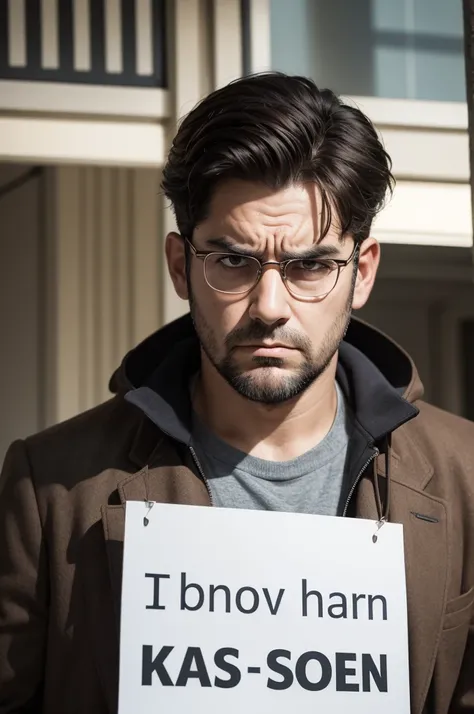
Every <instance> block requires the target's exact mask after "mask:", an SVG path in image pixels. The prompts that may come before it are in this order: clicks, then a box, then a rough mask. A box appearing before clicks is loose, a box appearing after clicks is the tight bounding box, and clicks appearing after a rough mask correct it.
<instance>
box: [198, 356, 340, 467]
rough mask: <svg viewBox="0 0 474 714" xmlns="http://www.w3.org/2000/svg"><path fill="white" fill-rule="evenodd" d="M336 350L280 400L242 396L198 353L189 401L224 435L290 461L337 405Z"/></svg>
mask: <svg viewBox="0 0 474 714" xmlns="http://www.w3.org/2000/svg"><path fill="white" fill-rule="evenodd" d="M336 367H337V354H336V355H335V356H334V358H333V360H332V361H331V363H330V365H329V367H328V368H327V369H326V371H325V372H324V373H323V374H322V375H321V376H320V377H319V378H318V379H317V380H315V381H314V382H313V384H312V385H311V386H310V387H308V389H306V390H305V391H304V392H303V393H302V394H301V395H299V396H298V397H296V398H295V399H293V400H290V401H288V402H284V403H283V404H276V405H275V404H271V405H268V404H261V403H259V402H252V401H250V400H249V399H246V398H245V397H242V396H241V395H240V394H239V393H238V392H236V391H235V389H233V388H232V387H231V386H230V385H229V384H228V383H227V382H226V380H225V379H224V378H223V377H222V376H221V375H220V374H219V372H218V371H217V370H216V369H215V367H214V366H213V365H212V364H211V363H210V362H209V360H208V359H207V357H206V355H205V354H203V355H202V362H201V372H200V375H199V377H198V380H197V382H196V385H195V390H194V395H193V406H194V409H195V410H196V412H197V413H198V415H199V416H200V418H201V419H202V420H203V421H204V422H205V423H206V424H207V426H208V427H209V428H210V429H211V430H212V431H213V432H214V433H215V434H216V435H217V436H218V437H220V438H221V439H222V440H223V441H225V442H227V443H228V444H230V445H231V446H233V447H234V448H236V449H239V450H240V451H243V452H245V453H247V454H252V455H253V456H258V457H259V458H263V459H267V460H269V461H289V460H290V459H293V458H296V457H297V456H300V455H301V454H303V453H305V452H306V451H309V450H310V449H312V448H314V447H315V446H317V444H318V443H319V442H320V441H322V440H323V439H324V437H325V436H326V435H327V433H328V432H329V430H330V429H331V426H332V424H333V422H334V418H335V416H336V410H337V393H336V388H335V375H336Z"/></svg>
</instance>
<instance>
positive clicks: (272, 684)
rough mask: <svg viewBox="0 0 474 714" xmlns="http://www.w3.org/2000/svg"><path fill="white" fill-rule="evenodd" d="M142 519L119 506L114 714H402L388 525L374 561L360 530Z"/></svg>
mask: <svg viewBox="0 0 474 714" xmlns="http://www.w3.org/2000/svg"><path fill="white" fill-rule="evenodd" d="M143 513H144V504H139V503H128V504H127V521H126V540H125V556H124V582H123V595H122V603H123V606H122V639H121V680H120V708H119V711H120V714H129V712H132V711H133V712H135V711H136V710H137V708H138V709H139V710H143V711H146V710H147V708H150V709H151V708H152V707H153V706H155V705H157V704H159V705H161V706H163V708H164V709H165V710H169V711H173V712H176V713H177V714H180V713H181V712H183V713H184V712H185V711H189V710H190V707H192V710H193V711H194V712H200V711H203V712H204V711H206V713H207V714H212V713H213V712H218V711H219V712H220V711H221V709H222V707H225V708H226V712H227V714H232V713H233V712H235V713H237V712H241V711H242V710H243V709H244V707H245V708H246V709H248V710H249V711H258V712H259V713H260V712H266V711H268V712H270V711H271V712H272V713H273V714H278V713H279V712H286V711H287V709H288V706H289V705H290V706H293V705H297V706H298V711H299V712H303V713H304V712H313V711H314V708H315V705H317V706H318V707H322V708H323V709H324V710H326V711H329V710H330V711H333V712H338V711H341V712H342V711H348V710H350V711H351V712H354V713H357V712H364V714H365V713H368V714H370V712H372V711H374V712H375V711H376V710H377V711H378V708H379V707H380V705H382V704H383V706H384V711H385V712H386V714H390V712H397V714H404V713H405V712H406V713H408V712H409V700H408V661H407V625H406V596H405V581H404V564H403V548H402V538H401V527H400V526H387V531H386V533H387V535H386V536H385V533H384V538H380V539H379V542H378V544H377V547H376V548H375V547H374V545H373V543H372V533H373V524H372V523H370V522H367V521H352V520H344V519H335V518H323V517H315V516H304V515H303V516H301V515H297V514H283V513H262V512H256V511H250V512H248V511H237V510H235V511H234V510H226V511H222V510H220V509H208V508H198V507H185V506H170V505H162V504H157V505H156V506H155V509H154V511H153V519H150V521H149V525H148V528H146V529H144V528H143ZM384 530H385V529H384ZM191 534H192V535H191ZM328 542H329V543H331V547H330V548H327V547H326V546H325V545H322V544H326V543H328ZM318 544H320V545H318ZM387 559H389V560H390V562H388V560H387ZM157 565H159V568H158V567H155V566H157ZM151 566H154V567H153V568H152V567H151ZM361 586H366V587H365V590H364V588H363V587H361ZM368 586H370V588H369V587H368ZM376 588H377V589H376ZM370 590H372V592H370Z"/></svg>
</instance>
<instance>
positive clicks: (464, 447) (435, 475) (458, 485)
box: [393, 401, 474, 503]
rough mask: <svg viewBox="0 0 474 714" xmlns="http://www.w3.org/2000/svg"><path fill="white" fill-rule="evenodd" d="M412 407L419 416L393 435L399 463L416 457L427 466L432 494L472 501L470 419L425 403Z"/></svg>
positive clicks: (473, 438) (473, 457)
mask: <svg viewBox="0 0 474 714" xmlns="http://www.w3.org/2000/svg"><path fill="white" fill-rule="evenodd" d="M416 406H417V407H418V409H419V410H420V413H419V415H418V416H417V417H415V418H414V419H412V421H410V422H408V423H407V424H405V425H404V426H402V427H401V428H400V429H398V430H397V431H396V432H395V434H394V439H393V444H394V451H396V452H398V455H399V458H400V459H401V462H402V463H403V461H405V460H407V461H408V462H413V460H414V459H416V460H417V461H418V463H419V464H420V463H422V462H423V464H425V465H426V466H427V473H428V472H431V474H432V479H431V481H430V489H429V490H432V491H433V495H438V496H440V497H443V498H445V497H448V498H449V497H454V496H455V495H456V494H457V496H458V497H459V496H461V497H463V494H464V496H465V497H467V498H468V499H469V501H470V502H473V503H474V488H473V487H474V422H471V421H469V420H467V419H463V418H462V417H459V416H456V415H454V414H451V413H449V412H446V411H444V410H443V409H439V408H437V407H434V406H433V405H431V404H428V403H426V402H422V401H420V402H417V403H416ZM410 456H411V458H410Z"/></svg>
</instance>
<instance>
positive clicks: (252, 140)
mask: <svg viewBox="0 0 474 714" xmlns="http://www.w3.org/2000/svg"><path fill="white" fill-rule="evenodd" d="M229 178H239V179H243V180H248V181H261V182H263V183H265V184H266V185H267V186H268V187H269V188H272V189H274V190H278V189H281V188H284V187H286V186H288V185H290V184H291V183H294V182H297V181H311V182H314V183H315V184H316V185H317V186H318V188H319V191H320V193H321V197H322V211H323V214H322V234H323V235H325V234H326V233H327V231H328V230H329V227H330V225H331V222H332V210H331V209H334V210H335V212H336V216H337V219H338V222H339V226H340V235H341V236H344V235H347V234H350V235H352V236H353V237H354V238H355V240H358V241H361V240H364V238H367V236H368V235H369V231H370V226H371V223H372V220H373V218H374V216H375V215H376V213H377V212H378V211H379V210H380V208H382V206H383V204H384V200H385V197H386V194H387V191H391V190H392V188H393V183H394V179H393V176H392V173H391V160H390V157H389V156H388V154H387V153H386V151H385V150H384V148H383V146H382V144H381V142H380V140H379V138H378V136H377V133H376V131H375V129H374V127H373V125H372V122H371V121H370V120H369V119H368V118H367V117H366V116H365V115H364V114H363V113H362V112H361V111H360V110H359V109H356V108H354V107H352V106H349V105H348V104H344V102H343V101H342V100H341V99H339V98H338V97H337V96H336V95H335V94H334V93H333V92H331V91H330V90H329V89H323V90H320V89H318V87H317V86H316V84H315V83H314V82H313V81H312V80H311V79H307V78H305V77H291V76H288V75H285V74H282V73H277V72H268V73H264V74H256V75H252V76H249V77H244V78H242V79H238V80H236V81H234V82H232V83H231V84H228V85H227V86H225V87H223V88H222V89H218V90H217V91H215V92H213V93H212V94H210V95H209V96H208V97H206V98H205V99H203V100H202V101H201V102H200V103H199V104H198V105H197V106H196V107H195V108H194V109H193V110H192V111H191V112H190V113H189V114H188V115H187V116H186V117H185V119H184V120H183V122H182V123H181V125H180V127H179V130H178V133H177V134H176V137H175V139H174V141H173V144H172V146H171V149H170V152H169V156H168V161H167V163H166V165H165V168H164V171H163V180H162V189H163V191H164V193H165V195H166V196H167V197H168V198H169V199H170V201H171V203H172V205H173V209H174V212H175V215H176V221H177V225H178V229H179V231H180V233H181V234H182V235H185V236H187V237H189V238H191V237H192V234H193V230H194V228H195V226H196V225H197V224H199V223H200V222H201V221H202V220H204V219H205V218H206V214H207V211H208V209H209V203H210V200H211V197H212V194H213V191H214V189H215V187H216V185H217V184H218V183H219V182H220V181H222V180H225V179H229Z"/></svg>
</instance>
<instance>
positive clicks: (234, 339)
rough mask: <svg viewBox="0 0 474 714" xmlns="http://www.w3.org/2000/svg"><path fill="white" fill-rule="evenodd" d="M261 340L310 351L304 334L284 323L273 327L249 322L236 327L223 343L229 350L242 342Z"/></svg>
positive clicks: (306, 351)
mask: <svg viewBox="0 0 474 714" xmlns="http://www.w3.org/2000/svg"><path fill="white" fill-rule="evenodd" d="M262 340H271V341H272V342H281V343H283V344H284V345H288V347H292V348H294V349H298V350H301V352H305V353H311V341H310V340H309V339H308V338H307V337H306V336H305V335H302V334H301V333H300V332H298V331H297V330H293V329H291V328H289V327H287V326H286V325H281V326H280V327H278V326H277V327H275V325H265V323H263V322H250V323H249V324H248V325H245V326H244V327H236V328H235V329H234V330H231V332H229V334H228V335H227V336H226V338H225V340H224V344H225V346H226V347H227V350H228V351H229V352H230V351H231V350H233V349H234V348H235V347H239V346H240V345H242V344H249V343H252V342H253V341H256V342H259V341H262Z"/></svg>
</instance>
